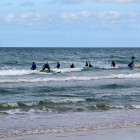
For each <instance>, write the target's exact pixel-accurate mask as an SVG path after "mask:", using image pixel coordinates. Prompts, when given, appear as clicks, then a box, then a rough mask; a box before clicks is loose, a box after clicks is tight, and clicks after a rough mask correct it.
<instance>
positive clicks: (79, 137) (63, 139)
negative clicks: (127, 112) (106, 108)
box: [1, 126, 140, 140]
mask: <svg viewBox="0 0 140 140" xmlns="http://www.w3.org/2000/svg"><path fill="white" fill-rule="evenodd" d="M1 140H140V126H139V127H131V128H116V129H103V130H92V131H79V132H67V133H51V134H40V135H26V136H18V137H10V138H2V139H1Z"/></svg>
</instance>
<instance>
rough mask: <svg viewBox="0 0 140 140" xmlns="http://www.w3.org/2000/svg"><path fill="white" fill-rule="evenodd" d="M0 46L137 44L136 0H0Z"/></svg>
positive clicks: (139, 6)
mask: <svg viewBox="0 0 140 140" xmlns="http://www.w3.org/2000/svg"><path fill="white" fill-rule="evenodd" d="M0 7H1V8H0V47H140V0H27V1H26V0H1V2H0Z"/></svg>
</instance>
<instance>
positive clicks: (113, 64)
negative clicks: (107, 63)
mask: <svg viewBox="0 0 140 140" xmlns="http://www.w3.org/2000/svg"><path fill="white" fill-rule="evenodd" d="M131 59H132V61H131V62H130V63H129V64H128V67H134V59H135V57H134V56H132V58H131ZM115 65H116V64H115V61H114V60H113V61H112V64H111V66H112V67H115Z"/></svg>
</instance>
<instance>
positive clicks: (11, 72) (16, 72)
mask: <svg viewBox="0 0 140 140" xmlns="http://www.w3.org/2000/svg"><path fill="white" fill-rule="evenodd" d="M31 73H39V72H38V71H37V70H34V71H32V70H1V71H0V75H1V76H8V75H27V74H31Z"/></svg>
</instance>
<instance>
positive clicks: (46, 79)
mask: <svg viewBox="0 0 140 140" xmlns="http://www.w3.org/2000/svg"><path fill="white" fill-rule="evenodd" d="M115 78H118V79H122V78H140V73H133V74H117V75H108V76H95V77H93V76H92V77H87V76H86V77H85V76H83V77H61V78H60V77H59V78H57V77H56V78H55V77H53V78H50V77H46V78H36V79H16V80H10V79H7V80H0V83H18V82H27V83H34V82H50V81H89V80H100V79H115Z"/></svg>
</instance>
